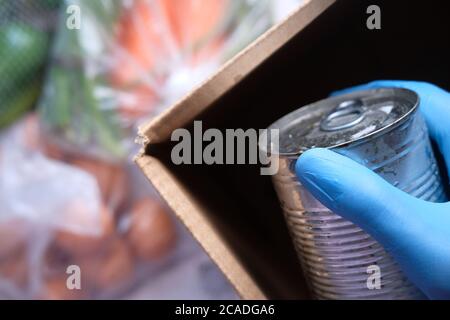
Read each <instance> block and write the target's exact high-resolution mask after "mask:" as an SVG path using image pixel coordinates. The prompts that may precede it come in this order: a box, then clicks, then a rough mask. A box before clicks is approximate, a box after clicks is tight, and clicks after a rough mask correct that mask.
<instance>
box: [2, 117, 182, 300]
mask: <svg viewBox="0 0 450 320" xmlns="http://www.w3.org/2000/svg"><path fill="white" fill-rule="evenodd" d="M130 170H131V168H128V167H126V166H119V165H115V164H111V163H105V162H102V161H99V160H96V159H90V158H86V157H84V156H74V155H73V154H65V153H64V152H63V151H62V150H59V149H58V148H56V147H55V146H53V145H49V144H48V143H47V142H46V141H45V140H43V139H42V138H41V137H40V135H39V130H38V122H37V117H36V116H35V115H31V116H28V117H27V118H26V119H25V120H23V121H21V122H20V123H19V124H17V125H16V126H14V127H13V128H12V129H11V130H9V131H8V132H6V133H4V134H3V135H2V138H1V139H0V297H1V298H39V299H82V298H105V297H117V296H118V295H120V294H122V293H124V292H126V291H127V290H128V289H131V288H132V287H133V285H135V284H136V282H137V281H138V280H139V279H140V277H142V276H149V275H151V273H152V272H156V271H155V270H156V269H158V267H160V266H161V264H164V263H166V262H167V259H169V258H170V257H171V253H172V251H173V249H174V245H175V241H176V235H177V232H176V229H175V225H174V224H173V222H172V218H171V217H170V215H169V212H168V210H167V209H166V207H165V206H163V205H162V204H161V202H160V201H159V199H158V198H157V197H156V195H155V194H154V192H153V191H152V190H151V189H150V188H148V186H147V184H145V186H146V188H143V187H142V185H141V184H139V188H138V189H139V192H136V190H135V189H133V188H130V187H129V185H133V186H134V187H135V188H136V186H137V185H138V182H136V181H135V178H134V176H133V175H132V172H131V171H130ZM71 266H72V267H73V266H76V267H77V268H79V270H80V280H79V281H80V284H81V288H80V289H79V290H78V289H77V288H75V289H73V288H71V287H70V286H69V285H68V284H67V281H68V279H69V276H70V274H68V273H67V272H68V270H69V271H70V268H71ZM71 289H72V290H71Z"/></svg>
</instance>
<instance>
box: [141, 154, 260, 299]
mask: <svg viewBox="0 0 450 320" xmlns="http://www.w3.org/2000/svg"><path fill="white" fill-rule="evenodd" d="M137 163H138V165H139V167H141V169H142V170H143V171H144V173H145V175H146V176H147V177H148V178H149V179H150V180H151V181H152V183H153V185H154V186H155V187H156V189H157V190H158V191H159V192H160V194H161V196H162V197H163V198H164V199H165V200H166V201H167V203H168V205H169V206H170V207H171V208H172V210H174V212H175V213H176V214H177V216H178V217H179V218H180V219H181V221H183V223H184V224H185V226H186V227H187V228H188V230H189V231H190V232H191V233H192V234H193V235H194V237H195V238H196V239H197V241H199V242H200V244H201V245H202V246H203V248H205V250H206V252H207V253H208V255H209V256H210V257H211V258H212V259H213V261H215V262H216V263H217V265H218V266H219V267H220V269H221V270H222V272H223V273H224V274H225V276H226V277H227V278H228V279H229V280H230V282H231V283H232V284H233V286H234V287H235V288H236V290H237V292H238V293H239V294H240V295H241V296H242V297H244V298H246V299H264V298H265V295H264V294H263V293H262V291H261V289H260V288H259V287H258V285H257V284H256V283H255V281H254V280H253V279H252V278H251V276H250V275H249V274H248V272H246V271H245V269H244V267H243V266H242V264H241V263H240V261H239V260H238V259H237V258H236V257H235V255H234V254H233V251H232V250H231V249H230V248H229V246H228V245H227V244H226V243H225V242H224V241H223V240H222V239H221V237H220V235H219V233H217V230H215V227H214V226H213V225H212V224H211V223H210V221H209V220H208V214H207V212H206V211H205V208H202V206H201V204H199V203H198V202H197V201H196V200H195V198H193V197H192V196H191V195H190V192H189V191H188V190H186V188H184V187H183V186H182V185H181V184H180V183H179V182H178V181H177V179H176V177H175V176H173V175H172V174H171V173H170V171H169V170H167V168H166V167H165V166H164V165H163V164H162V163H161V161H159V160H158V159H156V158H153V157H150V156H144V157H140V158H139V159H137Z"/></svg>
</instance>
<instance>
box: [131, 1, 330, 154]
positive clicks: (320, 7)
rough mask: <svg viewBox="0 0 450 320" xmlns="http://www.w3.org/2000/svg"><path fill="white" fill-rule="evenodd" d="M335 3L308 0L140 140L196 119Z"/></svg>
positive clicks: (152, 139) (143, 131)
mask: <svg viewBox="0 0 450 320" xmlns="http://www.w3.org/2000/svg"><path fill="white" fill-rule="evenodd" d="M334 2H335V0H306V1H305V2H304V3H303V4H302V6H300V7H299V8H298V9H297V10H296V11H294V12H293V13H292V14H291V15H290V16H288V17H287V18H286V19H285V20H284V21H282V22H280V23H279V24H277V25H275V26H273V27H272V28H271V29H269V30H268V31H267V32H265V33H264V34H263V35H261V36H260V37H259V38H258V39H256V40H255V41H254V42H253V43H252V44H250V45H249V46H248V47H247V48H246V49H244V50H243V51H241V52H240V53H239V54H237V55H236V56H235V57H234V58H233V59H231V60H230V61H228V62H227V63H226V64H224V65H223V67H222V68H220V69H219V70H218V71H217V72H216V73H215V74H214V75H213V76H211V77H210V78H209V79H207V80H206V81H205V82H203V84H201V85H200V86H198V87H197V88H196V89H194V90H193V91H191V93H190V94H188V95H186V96H185V97H184V98H182V99H181V100H180V101H178V102H177V103H175V104H174V105H173V106H172V107H171V108H169V109H167V110H166V111H165V112H163V113H161V114H160V115H159V116H158V117H156V118H155V119H153V120H152V121H150V122H149V123H148V124H146V125H144V126H142V127H140V128H139V132H138V135H139V137H140V138H139V139H138V142H139V143H142V144H143V145H144V146H145V145H146V144H148V143H159V142H163V141H165V140H167V139H168V138H169V137H170V135H171V134H172V131H173V130H174V128H180V127H183V126H184V125H186V124H187V123H189V122H192V121H193V120H194V119H195V117H196V116H197V115H198V114H200V113H201V112H202V111H203V110H205V109H206V108H207V107H208V106H210V105H211V103H213V102H214V101H216V100H217V99H218V98H219V97H221V96H222V95H223V94H224V93H225V92H227V91H228V90H230V88H232V87H233V86H235V85H236V84H237V83H239V82H240V81H241V80H242V79H243V78H244V76H245V75H247V74H248V73H250V72H251V71H252V70H254V69H255V68H256V67H257V66H258V65H260V64H261V63H262V62H263V61H265V60H266V59H267V58H268V57H270V56H271V55H272V54H273V53H274V52H275V51H277V50H278V49H279V48H281V47H282V46H283V45H284V44H285V43H286V42H287V41H289V40H290V39H291V38H292V37H294V36H295V35H296V34H297V33H298V32H299V31H301V30H303V29H304V28H305V27H306V26H307V25H308V24H309V23H311V21H313V20H314V19H315V18H316V17H317V16H318V15H320V14H321V13H322V12H323V11H325V10H326V9H327V8H328V7H329V6H330V5H331V4H333V3H334Z"/></svg>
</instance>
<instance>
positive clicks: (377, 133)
mask: <svg viewBox="0 0 450 320" xmlns="http://www.w3.org/2000/svg"><path fill="white" fill-rule="evenodd" d="M381 89H388V90H389V89H390V90H395V91H403V92H404V93H406V94H408V95H411V96H413V97H414V100H415V103H414V105H413V106H412V107H411V109H410V110H408V111H407V112H406V113H405V114H404V115H402V116H401V117H400V118H398V119H396V120H395V121H393V122H392V123H390V124H388V125H386V126H385V127H381V128H379V129H377V130H374V131H372V132H370V133H368V134H367V135H364V136H361V137H359V138H356V139H353V140H349V141H345V142H341V143H338V144H335V145H331V146H328V147H323V148H326V149H334V148H339V147H345V146H348V145H350V144H356V143H363V142H365V141H367V140H368V139H373V138H376V137H378V136H380V135H382V134H385V133H387V132H390V131H391V130H393V129H395V128H396V127H398V126H400V125H401V124H403V123H404V122H405V121H406V120H407V119H408V118H409V117H410V116H411V115H412V114H413V113H415V112H416V111H417V109H418V107H419V105H420V96H419V95H418V94H417V93H416V92H415V91H413V90H410V89H406V88H399V87H379V88H376V90H381ZM373 90H374V89H369V90H360V91H355V92H352V93H356V92H359V93H364V92H370V91H373ZM327 99H329V98H326V99H322V100H319V101H317V102H313V103H311V104H307V105H305V106H303V107H300V108H298V109H295V110H294V111H292V112H289V113H288V114H286V115H284V116H283V117H281V118H280V119H278V120H276V121H275V122H274V123H272V124H271V125H270V126H269V127H267V130H266V131H264V132H263V134H262V135H261V137H260V143H259V149H260V150H261V151H262V152H265V153H267V148H266V147H267V131H268V130H270V129H274V128H273V127H274V126H275V125H276V124H278V123H279V122H281V121H283V120H285V119H287V118H289V116H292V115H293V114H294V113H296V112H299V111H301V110H302V109H304V110H305V111H306V109H305V108H307V107H311V106H313V105H315V104H319V103H321V102H322V101H325V100H327ZM310 149H314V148H310ZM310 149H307V150H310ZM307 150H304V151H297V152H273V151H272V150H271V155H272V154H273V155H278V156H287V157H289V156H300V155H301V154H303V153H304V152H305V151H307Z"/></svg>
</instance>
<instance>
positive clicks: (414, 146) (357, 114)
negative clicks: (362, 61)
mask: <svg viewBox="0 0 450 320" xmlns="http://www.w3.org/2000/svg"><path fill="white" fill-rule="evenodd" d="M418 105H419V98H418V96H417V94H415V93H414V92H413V91H410V90H406V89H397V88H382V89H374V90H367V91H360V92H354V93H351V94H347V95H344V96H339V97H333V98H329V99H325V100H322V101H319V102H316V103H314V104H311V105H308V106H305V107H303V108H300V109H298V110H296V111H294V112H292V113H290V114H288V115H286V116H284V117H283V118H281V119H280V120H278V121H276V122H275V123H274V124H272V125H271V126H270V127H269V128H268V129H279V130H280V133H279V137H280V142H279V146H278V148H277V149H278V153H277V154H272V156H275V157H277V158H278V161H279V171H278V173H277V174H276V175H274V176H273V183H274V185H275V189H276V191H277V194H278V197H279V199H280V202H281V206H282V209H283V212H284V215H285V218H286V221H287V224H288V227H289V230H290V233H291V235H292V239H293V242H294V245H295V248H296V250H297V252H298V256H299V259H300V262H301V265H302V268H303V271H304V273H305V276H306V278H307V280H308V282H309V285H310V288H311V290H312V292H313V294H314V295H315V297H317V298H319V299H418V298H423V294H422V293H421V292H420V291H419V289H417V288H416V287H414V286H413V285H412V284H411V283H410V282H409V281H408V280H407V278H406V277H405V276H404V274H403V273H402V271H401V270H400V268H399V267H398V265H397V264H396V263H395V262H394V261H393V259H392V258H391V257H390V256H389V254H388V253H387V252H386V251H385V250H384V249H383V248H382V247H381V245H380V244H379V243H378V242H376V241H375V240H374V239H373V238H372V237H371V236H369V235H368V234H367V233H366V232H364V231H363V230H361V229H360V228H359V227H357V226H356V225H354V224H353V223H351V222H349V221H347V220H345V219H343V218H341V217H340V216H338V215H336V214H334V213H333V212H331V211H330V210H328V209H327V208H326V207H324V206H323V205H322V204H321V203H320V202H319V201H317V200H316V199H315V198H314V197H313V196H312V195H311V194H310V193H309V192H308V191H307V190H306V189H305V188H304V187H303V186H302V185H301V184H300V182H299V181H298V180H297V178H296V175H295V172H294V167H295V162H296V160H297V158H298V157H299V155H300V154H301V153H302V152H304V151H305V150H307V149H310V148H314V147H326V148H331V149H333V150H334V151H336V152H338V153H341V154H343V155H346V156H348V157H350V158H352V159H354V160H356V161H358V162H359V163H361V164H363V165H364V166H366V167H368V168H370V169H371V170H373V171H374V172H376V173H377V174H379V175H380V176H381V177H383V178H384V179H385V180H387V181H388V182H390V183H391V184H393V185H395V186H396V187H398V188H399V189H401V190H403V191H405V192H408V193H409V194H411V195H413V196H415V197H418V198H421V199H424V200H427V201H433V202H444V201H446V196H445V193H444V190H443V186H442V183H441V179H440V177H439V172H438V168H437V164H436V160H435V158H434V155H433V152H432V148H431V144H430V140H429V137H428V132H427V128H426V126H425V123H424V121H423V119H422V116H421V115H420V113H419V112H417V109H418ZM261 146H262V149H264V143H263V144H262V145H261ZM261 146H260V147H261ZM275 150H276V149H275ZM361 201H364V200H363V199H362V200H361ZM371 266H377V267H378V268H379V270H380V275H381V287H380V288H378V289H376V288H375V289H374V288H369V286H368V285H367V280H368V277H369V274H368V268H369V267H371Z"/></svg>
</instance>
